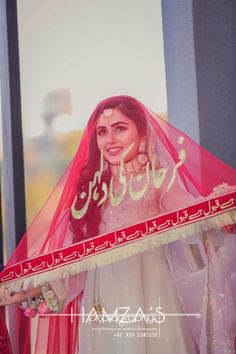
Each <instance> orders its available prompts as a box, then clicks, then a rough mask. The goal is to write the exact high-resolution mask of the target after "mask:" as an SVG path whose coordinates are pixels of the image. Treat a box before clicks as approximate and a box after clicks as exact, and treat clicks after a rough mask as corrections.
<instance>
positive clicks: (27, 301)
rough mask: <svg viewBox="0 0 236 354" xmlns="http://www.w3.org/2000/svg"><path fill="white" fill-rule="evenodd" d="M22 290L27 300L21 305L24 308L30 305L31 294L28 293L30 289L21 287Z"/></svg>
mask: <svg viewBox="0 0 236 354" xmlns="http://www.w3.org/2000/svg"><path fill="white" fill-rule="evenodd" d="M20 291H21V292H22V293H24V294H25V295H26V300H25V301H22V302H21V305H19V307H20V308H22V309H26V308H27V307H29V306H30V302H31V297H30V295H29V293H28V290H24V289H21V290H20Z"/></svg>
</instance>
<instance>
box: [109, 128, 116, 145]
mask: <svg viewBox="0 0 236 354" xmlns="http://www.w3.org/2000/svg"><path fill="white" fill-rule="evenodd" d="M114 141H115V135H114V132H113V130H112V129H110V130H109V131H108V136H107V142H108V143H109V144H112V143H114Z"/></svg>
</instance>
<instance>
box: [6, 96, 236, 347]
mask: <svg viewBox="0 0 236 354" xmlns="http://www.w3.org/2000/svg"><path fill="white" fill-rule="evenodd" d="M129 102H132V104H133V105H137V107H138V109H139V111H140V112H142V114H143V117H144V118H145V119H146V121H147V125H148V126H149V127H150V131H151V132H152V137H150V145H153V144H155V143H156V151H155V152H154V154H156V160H157V162H158V165H159V166H161V167H163V166H164V167H166V168H168V169H169V171H172V172H173V170H174V168H175V166H176V165H178V163H179V162H180V160H181V158H180V157H181V150H182V149H183V148H184V150H185V152H186V157H185V159H184V163H183V164H181V165H180V166H179V167H178V169H176V174H177V176H178V178H177V179H176V183H178V184H180V185H181V188H182V189H184V190H185V191H186V193H188V194H190V195H192V196H193V197H195V198H198V197H207V196H210V195H211V198H213V197H214V190H215V191H216V190H217V191H218V194H215V196H217V195H221V196H223V195H224V194H227V193H231V192H234V191H235V186H236V171H235V170H234V169H232V168H231V167H229V166H227V165H226V164H224V163H223V162H222V161H219V160H218V159H217V158H215V157H214V156H213V155H211V154H210V153H209V152H207V151H206V150H205V149H203V148H202V147H200V146H199V145H198V144H197V143H195V142H194V141H193V140H192V139H190V138H189V137H188V136H187V135H185V134H184V133H182V132H181V131H179V130H178V129H176V128H174V127H173V126H171V125H170V124H169V123H167V122H166V121H164V120H163V119H162V118H160V117H158V116H157V115H155V114H153V113H150V112H149V111H148V110H147V109H146V108H145V107H144V106H143V105H142V104H141V103H140V102H138V101H137V100H136V99H134V98H131V97H129V96H117V97H112V98H108V99H106V100H104V101H102V102H101V103H99V105H98V106H97V107H96V108H95V111H94V112H93V114H92V116H91V118H90V120H89V123H88V126H87V128H86V129H85V132H84V135H83V138H82V140H81V143H80V146H79V148H78V151H77V152H76V154H75V156H74V158H73V160H72V161H71V163H70V165H69V166H68V168H67V170H66V171H65V173H64V175H63V176H62V177H61V179H60V180H59V181H58V183H57V185H56V186H55V188H54V190H53V191H52V193H51V195H50V196H49V198H48V200H47V201H46V203H45V205H44V206H43V208H42V209H41V210H40V212H39V214H38V215H37V216H36V218H35V219H34V221H33V223H32V224H31V225H30V227H29V228H28V230H27V232H26V233H25V235H24V236H23V238H22V241H21V242H20V244H19V246H18V247H17V249H16V250H15V252H14V253H13V255H12V256H11V257H10V259H9V261H8V262H7V264H6V269H5V270H4V271H3V272H2V274H1V280H2V284H3V283H4V284H5V286H8V287H9V288H11V289H12V290H17V289H20V288H21V287H24V288H27V287H28V286H29V285H32V284H33V285H34V286H35V285H37V284H41V283H43V282H44V281H53V280H55V279H60V278H63V277H69V276H71V275H73V274H76V273H79V272H80V271H81V270H82V269H83V270H86V269H89V268H91V267H94V266H96V265H98V264H99V262H101V264H108V263H109V262H110V261H111V260H110V259H111V258H110V257H107V258H106V254H107V256H108V255H109V252H110V253H111V250H108V251H107V252H103V253H101V254H99V258H100V260H99V258H96V261H95V262H94V261H93V257H90V259H91V262H89V261H87V263H84V266H83V268H80V267H79V265H78V268H77V269H76V266H75V263H74V264H73V267H72V266H71V268H70V266H68V268H66V270H65V271H64V270H63V267H61V273H60V272H59V271H58V272H53V271H52V270H51V271H48V270H43V271H42V272H40V271H38V272H37V274H35V275H30V276H27V274H24V276H22V277H19V278H18V279H14V280H10V281H3V279H4V276H5V275H6V274H7V273H6V272H7V271H8V270H9V269H10V268H11V266H13V265H14V264H16V263H18V264H20V262H22V261H25V260H26V259H32V258H33V257H34V259H35V257H36V258H37V257H39V256H41V255H47V254H48V253H49V252H52V251H53V252H54V251H56V250H60V249H64V248H65V247H67V246H70V245H73V244H74V243H75V242H76V243H77V242H84V241H85V237H84V236H85V234H84V233H83V232H80V231H81V229H83V228H84V225H85V224H83V222H81V224H79V222H77V221H76V222H75V221H73V218H72V217H71V212H70V209H71V206H72V204H73V201H74V199H75V196H76V195H77V194H78V196H79V195H81V192H84V191H85V190H86V188H88V183H87V184H86V181H85V180H84V170H85V169H86V166H87V165H88V163H89V164H90V167H91V166H93V168H94V170H93V171H92V172H93V173H92V174H91V175H90V177H91V176H92V175H94V173H95V172H96V171H97V170H99V163H100V161H97V159H96V155H95V153H94V159H93V151H95V148H96V147H95V146H94V144H95V142H94V131H95V127H96V124H97V120H98V118H99V115H100V114H101V113H102V112H103V111H104V109H106V108H110V107H111V108H113V107H116V105H118V103H119V104H121V105H122V104H123V105H124V106H125V105H127V104H128V105H129ZM151 148H152V146H150V151H151ZM150 153H151V152H150ZM87 182H88V181H87ZM81 186H82V187H81ZM219 186H220V187H219ZM212 193H213V194H212ZM209 198H210V197H209ZM188 203H189V202H188V200H187V199H186V200H185V201H184V202H183V204H182V205H180V206H179V208H180V209H181V208H186V207H188V206H189V205H188ZM76 207H78V205H77V206H76ZM171 211H173V210H172V208H171V206H170V209H169V210H167V212H171ZM235 218H236V217H235V213H234V212H233V211H232V209H231V210H230V211H229V212H228V213H227V212H225V216H224V217H223V216H222V215H221V218H220V219H217V220H214V222H215V227H217V225H218V226H223V225H227V224H228V223H233V222H235ZM81 220H82V219H81ZM144 221H145V220H144ZM201 222H204V221H202V220H201ZM71 223H74V224H76V223H77V226H78V228H77V229H78V232H73V229H71ZM197 224H198V222H197V221H196V222H195V225H196V230H199V228H198V227H200V226H199V225H200V221H199V225H198V226H197ZM195 225H193V231H192V232H194V227H195ZM212 225H213V224H212ZM212 225H211V227H212ZM74 226H75V228H74V230H76V225H74ZM184 227H185V226H184V225H183V226H182V229H184ZM209 227H210V226H209ZM186 230H187V228H186ZM169 232H170V233H171V234H173V233H174V232H175V230H174V229H172V230H169ZM190 235H191V232H190V231H189V236H190ZM96 236H97V235H96V232H92V233H91V236H90V237H89V235H86V240H88V239H89V240H91V241H92V240H94V239H95V237H96ZM187 236H188V231H186V234H185V237H187ZM179 237H181V236H179ZM170 239H171V238H170ZM163 243H165V241H164V236H163ZM148 247H150V246H148ZM144 249H145V247H144ZM122 250H123V251H122V255H120V254H119V257H118V256H117V260H118V259H121V258H120V257H123V258H125V257H127V256H128V255H129V254H130V253H129V252H128V251H127V248H126V246H125V245H124V246H123V248H122ZM140 251H141V250H140V249H137V252H140ZM96 256H97V255H96ZM94 257H95V255H94ZM115 259H116V253H114V254H113V257H112V261H115ZM103 261H104V262H105V263H102V262H103ZM77 263H78V262H77ZM9 267H10V268H9ZM71 292H72V293H73V292H74V293H75V294H76V289H71ZM81 294H82V291H80V293H78V292H77V294H76V295H77V296H76V298H75V299H74V300H72V302H71V303H70V304H68V307H67V311H68V313H69V312H70V308H71V307H72V306H73V308H75V309H76V311H77V310H78V311H79V308H78V306H79V303H80V300H81ZM78 300H79V301H78ZM38 322H39V323H38V332H37V342H36V344H37V350H38V351H37V353H40V352H44V353H50V352H51V351H53V352H54V353H67V352H68V353H76V350H77V346H78V343H77V338H78V317H77V318H76V317H75V318H74V321H73V322H71V318H70V317H66V316H65V317H52V318H51V317H49V318H47V319H39V320H38ZM46 331H47V333H48V335H47V339H48V340H47V341H46V342H47V346H46V351H45V348H44V349H42V345H43V343H42V340H41V338H43V337H44V338H45V336H46V333H45V332H46ZM38 348H40V350H39V349H38ZM66 350H67V351H66Z"/></svg>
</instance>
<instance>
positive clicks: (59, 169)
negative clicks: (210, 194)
mask: <svg viewBox="0 0 236 354" xmlns="http://www.w3.org/2000/svg"><path fill="white" fill-rule="evenodd" d="M17 5H18V31H19V52H20V78H21V103H22V128H23V139H24V168H25V191H26V214H27V224H29V223H30V221H31V220H32V218H33V216H34V215H35V214H36V213H37V211H38V210H39V208H40V207H41V206H42V204H43V203H44V201H45V200H46V198H47V196H48V194H49V193H50V191H51V189H52V188H53V186H54V184H55V183H56V181H57V179H58V178H59V176H60V175H61V174H62V173H63V171H64V169H65V168H66V166H67V164H68V162H69V161H70V160H71V158H72V156H73V154H74V152H75V150H76V148H77V147H78V144H79V141H80V138H81V135H82V133H83V129H84V127H85V126H86V124H87V121H88V119H89V116H90V114H91V112H92V111H93V109H94V107H95V106H96V104H97V103H98V102H99V101H100V100H102V99H104V98H106V97H109V96H113V95H117V94H129V95H131V96H134V97H136V98H138V99H140V100H141V102H143V103H144V104H145V105H147V106H148V107H149V108H151V109H152V110H153V111H155V112H157V113H165V112H166V110H167V98H166V82H165V66H164V48H163V33H162V16H161V1H154V0H148V1H144V0H130V1H125V0H121V1H111V0H101V1H98V2H95V1H88V0H79V1H78V0H69V1H67V0H51V1H47V0H38V1H32V0H23V1H18V3H17Z"/></svg>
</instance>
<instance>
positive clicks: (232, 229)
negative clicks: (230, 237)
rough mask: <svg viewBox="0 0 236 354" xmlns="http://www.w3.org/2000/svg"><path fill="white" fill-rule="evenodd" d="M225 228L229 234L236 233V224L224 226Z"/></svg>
mask: <svg viewBox="0 0 236 354" xmlns="http://www.w3.org/2000/svg"><path fill="white" fill-rule="evenodd" d="M223 229H224V230H225V231H226V232H228V234H236V224H233V225H232V224H231V225H226V226H223Z"/></svg>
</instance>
